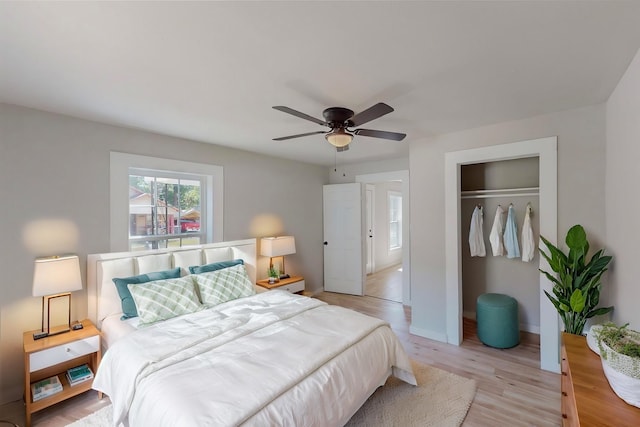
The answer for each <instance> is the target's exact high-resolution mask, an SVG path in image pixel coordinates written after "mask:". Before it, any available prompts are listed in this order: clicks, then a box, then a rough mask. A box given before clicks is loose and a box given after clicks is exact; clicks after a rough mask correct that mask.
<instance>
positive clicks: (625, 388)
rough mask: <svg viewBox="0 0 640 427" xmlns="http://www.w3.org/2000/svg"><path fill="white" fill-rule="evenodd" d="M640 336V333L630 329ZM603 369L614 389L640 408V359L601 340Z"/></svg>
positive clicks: (630, 403) (624, 398) (623, 398)
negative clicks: (621, 352) (614, 348)
mask: <svg viewBox="0 0 640 427" xmlns="http://www.w3.org/2000/svg"><path fill="white" fill-rule="evenodd" d="M628 333H631V334H634V335H635V336H636V338H640V333H638V332H636V331H631V330H630V331H628ZM599 349H600V360H602V369H603V370H604V374H605V376H606V377H607V381H609V385H610V386H611V388H612V389H613V391H614V392H615V393H616V394H617V395H618V397H620V398H621V399H622V400H624V401H625V402H627V403H628V404H629V405H633V406H636V407H638V408H640V359H638V358H635V357H630V356H627V355H625V354H620V353H618V352H617V351H615V350H613V349H612V348H611V347H609V346H608V345H607V343H606V342H604V340H602V339H601V340H599Z"/></svg>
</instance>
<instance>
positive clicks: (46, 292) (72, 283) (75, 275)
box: [33, 255, 82, 340]
mask: <svg viewBox="0 0 640 427" xmlns="http://www.w3.org/2000/svg"><path fill="white" fill-rule="evenodd" d="M80 289H82V278H81V277H80V261H79V259H78V256H77V255H63V256H52V257H46V258H37V259H36V261H35V269H34V271H33V296H34V297H42V326H41V328H40V332H36V333H35V334H33V339H36V340H37V339H40V338H45V337H48V336H52V335H58V334H62V333H65V332H69V331H70V330H71V292H73V291H78V290H80ZM60 297H69V318H68V322H67V328H66V329H61V330H56V331H55V332H51V325H50V322H51V300H52V299H55V298H60ZM45 299H46V300H47V330H46V331H45V330H44V307H45Z"/></svg>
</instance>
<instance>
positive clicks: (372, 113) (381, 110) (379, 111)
mask: <svg viewBox="0 0 640 427" xmlns="http://www.w3.org/2000/svg"><path fill="white" fill-rule="evenodd" d="M274 108H275V107H274ZM392 111H393V108H391V107H389V106H388V105H387V104H385V103H383V102H378V103H377V104H376V105H374V106H373V107H369V108H367V109H366V110H364V111H361V112H359V113H358V114H356V115H355V116H353V117H352V118H351V120H350V121H351V123H353V126H360V125H363V124H365V123H367V122H370V121H371V120H375V119H377V118H378V117H382V116H384V115H385V114H389V113H390V112H392Z"/></svg>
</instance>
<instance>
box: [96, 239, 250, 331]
mask: <svg viewBox="0 0 640 427" xmlns="http://www.w3.org/2000/svg"><path fill="white" fill-rule="evenodd" d="M237 258H240V259H242V260H243V261H244V265H245V267H246V269H247V273H248V274H249V278H250V279H251V281H252V282H253V283H255V282H256V239H247V240H235V241H231V242H220V243H209V244H204V245H197V246H185V247H181V248H166V249H155V250H150V251H135V252H117V253H105V254H91V255H88V256H87V298H88V304H89V306H88V315H89V319H91V321H92V322H93V323H94V324H95V325H96V326H97V327H98V328H100V327H101V325H102V320H103V319H104V318H105V317H106V316H108V315H111V314H114V313H117V312H119V311H121V308H119V298H118V294H117V291H116V288H115V285H114V284H113V282H112V279H113V278H114V277H130V276H135V275H138V274H145V273H150V272H153V271H162V270H168V269H171V268H176V267H180V268H181V269H182V274H183V275H186V274H187V273H188V267H190V266H193V265H203V264H209V263H212V262H219V261H230V260H233V259H237Z"/></svg>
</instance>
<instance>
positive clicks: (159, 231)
mask: <svg viewBox="0 0 640 427" xmlns="http://www.w3.org/2000/svg"><path fill="white" fill-rule="evenodd" d="M223 200H224V199H223V173H222V167H220V166H215V165H206V164H201V163H191V162H182V161H177V160H170V159H161V158H156V157H147V156H137V155H133V154H125V153H116V152H112V153H111V209H110V211H111V222H110V224H111V250H112V251H125V250H146V249H156V248H166V247H178V246H187V245H197V244H203V243H210V242H218V241H222V239H223V235H222V224H223V222H222V214H223V206H222V202H223Z"/></svg>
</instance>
